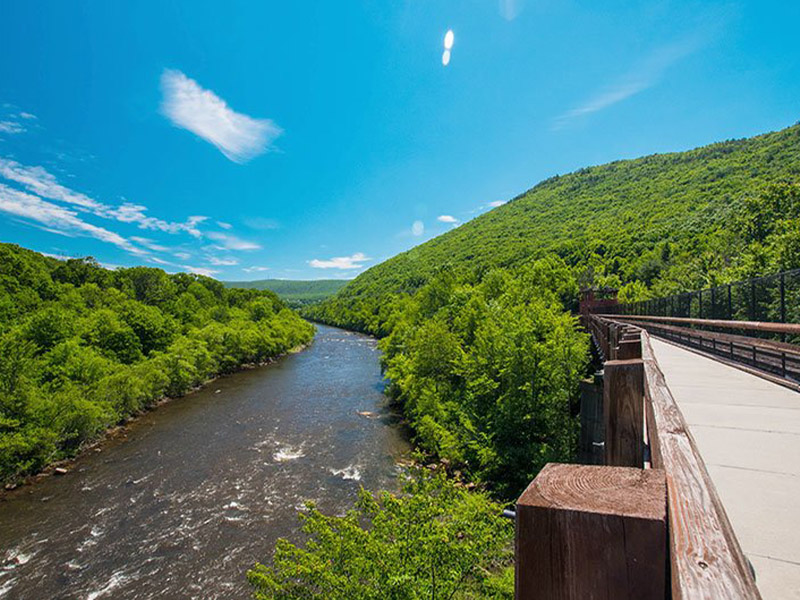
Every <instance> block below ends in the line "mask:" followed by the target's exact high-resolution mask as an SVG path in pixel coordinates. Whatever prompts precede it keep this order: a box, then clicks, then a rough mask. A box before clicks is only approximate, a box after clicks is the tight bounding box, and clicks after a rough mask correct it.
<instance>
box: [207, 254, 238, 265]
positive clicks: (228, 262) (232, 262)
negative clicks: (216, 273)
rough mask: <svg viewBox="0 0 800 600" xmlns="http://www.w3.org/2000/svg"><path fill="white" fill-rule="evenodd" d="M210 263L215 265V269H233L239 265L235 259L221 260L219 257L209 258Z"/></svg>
mask: <svg viewBox="0 0 800 600" xmlns="http://www.w3.org/2000/svg"><path fill="white" fill-rule="evenodd" d="M208 262H209V263H211V264H212V265H214V266H215V267H232V266H234V265H238V264H239V261H238V260H236V259H235V258H230V257H226V258H220V257H218V256H209V257H208Z"/></svg>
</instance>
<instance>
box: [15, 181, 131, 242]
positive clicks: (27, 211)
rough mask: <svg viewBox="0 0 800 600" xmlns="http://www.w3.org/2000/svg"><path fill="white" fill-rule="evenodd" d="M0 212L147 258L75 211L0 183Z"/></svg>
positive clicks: (121, 237) (125, 240)
mask: <svg viewBox="0 0 800 600" xmlns="http://www.w3.org/2000/svg"><path fill="white" fill-rule="evenodd" d="M0 212H4V213H6V214H8V215H12V216H15V217H21V218H23V219H27V220H30V221H33V222H34V223H35V224H37V226H39V227H41V228H42V229H45V230H46V231H50V232H52V233H58V234H61V235H66V236H70V237H74V236H84V237H92V238H95V239H98V240H101V241H103V242H108V243H110V244H114V245H115V246H117V247H119V248H122V249H123V250H125V251H126V252H130V253H131V254H135V255H139V256H142V255H145V254H147V252H146V251H145V250H143V249H142V248H139V247H138V246H136V245H135V244H133V243H132V242H131V241H130V240H128V239H126V238H124V237H123V236H121V235H119V234H118V233H115V232H113V231H109V230H108V229H104V228H103V227H98V226H96V225H92V224H91V223H87V222H86V221H84V220H83V219H81V218H80V217H79V216H78V213H77V212H76V211H74V210H70V209H68V208H65V207H63V206H59V205H58V204H54V203H52V202H48V201H46V200H43V199H42V198H40V197H39V196H35V195H33V194H28V193H26V192H22V191H20V190H15V189H13V188H10V187H8V186H7V185H4V184H2V183H0Z"/></svg>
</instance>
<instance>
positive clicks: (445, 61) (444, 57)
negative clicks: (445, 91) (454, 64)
mask: <svg viewBox="0 0 800 600" xmlns="http://www.w3.org/2000/svg"><path fill="white" fill-rule="evenodd" d="M449 64H450V50H445V51H444V52H442V65H443V66H445V67H446V66H447V65H449Z"/></svg>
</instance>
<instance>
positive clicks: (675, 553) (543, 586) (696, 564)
mask: <svg viewBox="0 0 800 600" xmlns="http://www.w3.org/2000/svg"><path fill="white" fill-rule="evenodd" d="M586 326H587V328H588V329H589V331H590V332H591V334H592V339H593V341H594V343H595V344H596V347H597V350H598V352H599V354H600V355H601V356H602V359H603V361H604V369H603V370H604V375H603V380H604V384H603V385H604V393H603V401H604V419H605V426H606V437H605V462H606V466H584V465H555V464H550V465H547V466H546V467H545V468H544V469H543V470H542V472H541V473H540V474H539V475H538V476H537V477H536V479H535V480H534V481H533V482H532V483H531V484H530V486H528V489H527V490H526V491H525V492H524V493H523V494H522V496H520V498H519V500H518V501H517V512H516V551H517V556H516V598H517V599H518V600H521V599H524V600H528V599H531V598H537V599H539V598H542V599H544V598H547V599H550V598H565V599H566V598H570V599H572V598H574V599H578V598H603V599H609V600H610V599H612V598H614V599H618V598H620V599H624V598H630V599H634V598H636V599H639V598H658V599H659V600H662V599H664V598H674V599H690V598H691V599H694V598H704V599H705V598H709V599H712V598H726V599H727V598H744V599H758V598H760V597H761V596H760V594H759V592H758V588H757V587H756V584H755V580H754V577H753V575H752V572H751V570H750V568H749V566H748V562H747V559H746V558H745V556H744V554H743V553H742V550H741V547H740V546H739V543H738V541H737V539H736V536H735V534H734V532H733V529H732V527H731V524H730V521H729V520H728V517H727V515H726V513H725V509H724V507H723V505H722V502H721V501H720V498H719V496H718V494H717V492H716V489H715V487H714V484H713V482H712V480H711V478H710V476H709V474H708V471H707V469H706V467H705V464H704V463H703V459H702V457H701V456H700V453H699V451H698V449H697V445H696V444H695V441H694V438H693V437H692V435H691V432H690V431H689V429H688V427H687V425H686V422H685V420H684V418H683V415H682V414H681V411H680V409H679V408H678V405H677V403H676V402H675V399H674V398H673V397H672V394H671V393H670V391H669V388H668V387H667V385H666V382H665V380H664V375H663V373H662V372H661V369H660V368H659V366H658V363H657V361H656V358H655V355H654V354H653V349H652V345H651V343H650V336H649V334H648V332H647V331H645V330H644V329H642V328H640V327H637V326H635V325H633V324H631V323H626V322H623V321H620V320H617V317H614V318H613V319H612V318H606V317H601V316H598V315H591V316H590V317H589V319H588V323H586Z"/></svg>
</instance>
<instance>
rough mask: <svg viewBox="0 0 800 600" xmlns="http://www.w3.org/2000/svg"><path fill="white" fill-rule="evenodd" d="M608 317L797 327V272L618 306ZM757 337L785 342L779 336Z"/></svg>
mask: <svg viewBox="0 0 800 600" xmlns="http://www.w3.org/2000/svg"><path fill="white" fill-rule="evenodd" d="M608 312H609V313H614V314H621V315H651V316H662V317H686V318H693V319H719V320H725V321H767V322H775V323H800V269H795V270H792V271H784V272H782V273H776V274H775V275H767V276H764V277H754V278H753V279H747V280H745V281H736V282H733V283H729V284H724V285H719V286H716V287H713V288H708V289H705V290H698V291H694V292H684V293H681V294H674V295H672V296H666V297H664V298H654V299H652V300H644V301H641V302H630V303H624V304H619V305H617V306H615V307H613V308H610V310H609V311H608ZM760 337H767V338H771V339H783V340H785V341H800V340H786V339H785V337H782V336H781V335H780V334H765V335H763V336H760Z"/></svg>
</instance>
